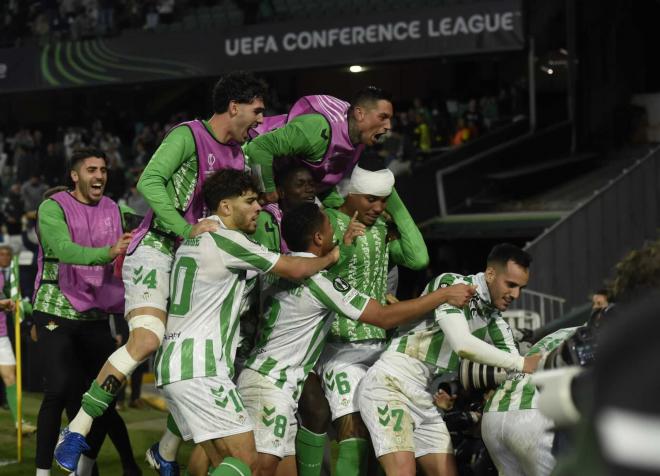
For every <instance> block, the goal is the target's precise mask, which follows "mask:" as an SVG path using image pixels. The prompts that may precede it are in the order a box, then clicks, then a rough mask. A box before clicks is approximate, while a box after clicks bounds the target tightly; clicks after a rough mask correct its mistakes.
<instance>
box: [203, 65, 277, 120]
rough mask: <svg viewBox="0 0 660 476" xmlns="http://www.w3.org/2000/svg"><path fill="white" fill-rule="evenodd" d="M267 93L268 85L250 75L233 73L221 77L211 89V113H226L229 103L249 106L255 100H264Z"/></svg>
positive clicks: (243, 72) (242, 72)
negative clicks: (234, 102) (233, 102)
mask: <svg viewBox="0 0 660 476" xmlns="http://www.w3.org/2000/svg"><path fill="white" fill-rule="evenodd" d="M267 93H268V85H267V84H266V82H265V81H264V80H263V79H258V78H256V77H255V76H254V75H252V74H251V73H246V72H245V71H235V72H233V73H228V74H225V75H224V76H222V77H221V78H220V79H219V80H218V82H217V83H215V86H214V87H213V98H212V101H213V112H214V113H216V114H222V113H223V112H227V109H228V108H229V102H230V101H236V102H238V103H241V104H250V103H251V102H252V101H254V100H255V99H264V98H265V97H266V94H267Z"/></svg>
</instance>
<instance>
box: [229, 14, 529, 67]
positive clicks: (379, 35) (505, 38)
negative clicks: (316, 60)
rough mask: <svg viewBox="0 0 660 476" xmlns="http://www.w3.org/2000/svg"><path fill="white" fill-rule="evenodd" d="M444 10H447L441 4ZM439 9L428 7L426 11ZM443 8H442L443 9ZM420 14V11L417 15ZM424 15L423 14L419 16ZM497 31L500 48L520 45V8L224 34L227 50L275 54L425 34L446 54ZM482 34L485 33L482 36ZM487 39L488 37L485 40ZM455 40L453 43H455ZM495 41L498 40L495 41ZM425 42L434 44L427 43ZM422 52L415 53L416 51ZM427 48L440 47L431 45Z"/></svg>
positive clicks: (410, 39)
mask: <svg viewBox="0 0 660 476" xmlns="http://www.w3.org/2000/svg"><path fill="white" fill-rule="evenodd" d="M443 10H444V9H443ZM431 12H433V13H435V11H428V13H431ZM443 13H444V12H443ZM418 15H419V14H418ZM419 16H423V15H419ZM480 35H483V36H484V37H486V36H487V35H499V36H500V38H499V46H500V47H501V49H509V48H511V49H516V48H519V47H521V46H522V35H521V24H520V11H519V10H513V9H511V10H509V11H493V12H486V13H473V14H470V15H465V14H460V13H458V14H456V15H450V16H447V15H437V14H436V15H435V16H434V17H431V18H428V19H426V20H422V19H419V18H417V19H412V20H407V21H403V20H402V21H386V20H381V21H380V22H378V23H373V22H369V23H367V24H362V23H359V24H356V25H351V26H336V27H329V28H320V29H304V30H294V29H292V31H287V32H286V33H279V34H278V33H274V34H258V35H256V36H240V37H232V38H227V39H225V44H224V46H225V55H226V56H228V57H236V56H259V55H267V54H271V53H280V52H289V53H294V52H297V51H307V50H324V49H332V48H341V47H355V46H363V45H382V44H386V43H394V42H405V43H407V46H413V42H415V41H417V40H423V39H429V40H433V39H439V40H442V39H445V40H447V41H445V46H446V47H447V49H446V50H445V51H444V53H445V54H458V53H461V52H466V51H462V50H466V49H470V48H473V49H475V50H477V51H484V50H488V49H490V48H489V47H488V45H487V44H484V43H483V42H482V41H479V42H478V43H474V44H470V43H471V41H470V37H475V38H476V37H477V36H480ZM483 39H484V38H481V40H483ZM486 41H488V40H486ZM452 43H454V44H452ZM492 43H493V46H494V47H496V46H497V42H496V41H495V40H492ZM427 46H430V45H428V44H427ZM417 53H418V52H415V55H416V54H417ZM428 53H432V54H437V53H438V51H437V50H435V49H433V50H432V49H431V48H429V51H428ZM386 55H387V56H386V57H389V54H388V53H387V52H386Z"/></svg>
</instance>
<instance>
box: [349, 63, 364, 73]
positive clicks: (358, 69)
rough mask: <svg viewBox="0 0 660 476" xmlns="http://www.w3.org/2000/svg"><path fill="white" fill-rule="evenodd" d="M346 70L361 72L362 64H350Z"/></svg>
mask: <svg viewBox="0 0 660 476" xmlns="http://www.w3.org/2000/svg"><path fill="white" fill-rule="evenodd" d="M348 70H349V71H350V72H351V73H361V72H362V71H364V68H363V67H362V66H360V65H359V64H354V65H353V66H350V67H349V68H348Z"/></svg>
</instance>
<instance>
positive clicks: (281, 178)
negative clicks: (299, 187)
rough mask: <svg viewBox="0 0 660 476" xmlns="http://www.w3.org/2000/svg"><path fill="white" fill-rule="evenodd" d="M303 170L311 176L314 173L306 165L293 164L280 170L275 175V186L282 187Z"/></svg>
mask: <svg viewBox="0 0 660 476" xmlns="http://www.w3.org/2000/svg"><path fill="white" fill-rule="evenodd" d="M301 170H304V171H307V172H309V173H310V174H312V172H311V171H310V170H309V169H308V168H307V167H305V166H304V165H302V164H299V163H293V164H291V165H288V166H286V167H285V168H283V169H280V170H278V171H277V172H276V173H275V185H277V186H278V187H282V186H283V185H284V184H285V183H286V182H287V181H289V180H291V177H293V175H294V174H295V173H296V172H299V171H301ZM312 177H313V175H312Z"/></svg>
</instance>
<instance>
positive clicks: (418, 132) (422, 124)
mask: <svg viewBox="0 0 660 476" xmlns="http://www.w3.org/2000/svg"><path fill="white" fill-rule="evenodd" d="M413 133H414V139H413V143H414V145H415V147H416V148H417V150H418V152H421V153H422V154H428V153H429V152H430V151H431V128H430V127H429V124H428V122H427V120H426V118H425V117H424V115H423V113H422V112H421V111H420V109H417V110H416V111H415V129H413Z"/></svg>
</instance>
